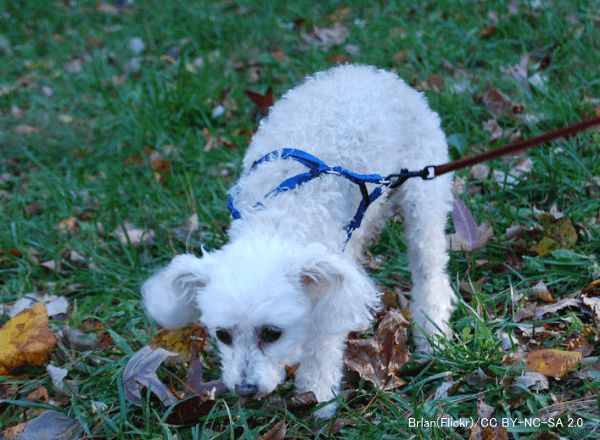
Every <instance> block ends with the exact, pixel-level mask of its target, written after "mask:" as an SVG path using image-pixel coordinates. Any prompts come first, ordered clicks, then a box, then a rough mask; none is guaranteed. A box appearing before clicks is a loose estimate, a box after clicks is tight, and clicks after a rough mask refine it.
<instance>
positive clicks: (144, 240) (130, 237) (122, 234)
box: [114, 222, 154, 246]
mask: <svg viewBox="0 0 600 440" xmlns="http://www.w3.org/2000/svg"><path fill="white" fill-rule="evenodd" d="M114 234H115V235H116V236H117V238H118V239H119V241H120V242H121V244H124V245H128V244H131V246H141V245H144V244H148V243H150V242H151V241H152V239H153V238H154V231H153V230H152V229H150V230H148V231H146V230H144V229H141V228H138V227H135V226H134V225H132V224H131V223H129V222H125V223H124V224H123V226H122V227H118V228H117V229H116V230H115V232H114Z"/></svg>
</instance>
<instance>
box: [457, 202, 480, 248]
mask: <svg viewBox="0 0 600 440" xmlns="http://www.w3.org/2000/svg"><path fill="white" fill-rule="evenodd" d="M452 223H453V224H454V230H455V231H456V233H457V234H458V236H459V237H460V239H461V240H462V241H463V243H465V244H466V245H467V248H468V249H473V247H474V246H475V243H477V223H476V222H475V218H474V217H473V214H471V211H470V210H469V208H468V207H467V205H465V203H464V202H463V201H462V200H460V199H454V209H453V210H452Z"/></svg>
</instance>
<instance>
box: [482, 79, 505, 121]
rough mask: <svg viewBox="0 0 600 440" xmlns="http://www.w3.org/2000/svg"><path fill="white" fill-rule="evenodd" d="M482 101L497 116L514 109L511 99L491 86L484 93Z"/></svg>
mask: <svg viewBox="0 0 600 440" xmlns="http://www.w3.org/2000/svg"><path fill="white" fill-rule="evenodd" d="M482 101H483V104H484V105H485V106H486V107H487V108H488V110H489V111H490V112H492V113H494V114H496V115H500V114H502V113H505V112H506V111H508V110H509V109H510V108H511V107H512V102H511V100H510V98H509V97H508V96H506V95H505V94H504V93H502V92H501V91H500V90H498V89H497V88H495V87H492V86H491V85H488V86H487V87H486V89H485V91H484V92H483V96H482Z"/></svg>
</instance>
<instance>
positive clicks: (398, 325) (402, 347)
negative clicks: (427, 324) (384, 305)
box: [345, 310, 410, 390]
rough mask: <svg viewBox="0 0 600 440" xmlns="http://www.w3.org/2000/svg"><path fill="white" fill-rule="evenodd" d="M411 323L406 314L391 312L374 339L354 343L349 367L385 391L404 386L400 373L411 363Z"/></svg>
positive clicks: (348, 351)
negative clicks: (409, 342)
mask: <svg viewBox="0 0 600 440" xmlns="http://www.w3.org/2000/svg"><path fill="white" fill-rule="evenodd" d="M407 327H408V321H407V320H406V319H404V316H402V313H400V312H399V311H396V310H389V311H388V312H387V313H386V314H385V316H384V317H383V319H382V320H381V322H380V323H379V325H378V327H377V330H376V332H375V336H374V337H373V339H350V340H349V341H348V348H347V349H346V360H345V362H346V366H347V367H348V368H349V369H350V370H352V371H356V372H357V373H358V374H359V375H360V377H362V378H363V379H365V380H368V381H369V382H371V383H373V384H374V385H375V386H376V387H378V388H379V389H381V390H391V389H394V388H398V387H400V386H402V385H404V383H405V382H404V381H403V380H402V379H400V378H399V377H396V373H397V372H398V370H400V368H401V367H402V366H403V365H404V364H405V363H406V361H407V360H408V359H410V352H409V350H408V347H407V344H406V329H407Z"/></svg>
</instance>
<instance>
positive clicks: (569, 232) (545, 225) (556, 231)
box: [536, 214, 577, 257]
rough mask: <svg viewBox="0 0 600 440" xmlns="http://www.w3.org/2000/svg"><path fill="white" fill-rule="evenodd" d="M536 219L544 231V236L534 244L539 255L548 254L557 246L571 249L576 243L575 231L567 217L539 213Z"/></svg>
mask: <svg viewBox="0 0 600 440" xmlns="http://www.w3.org/2000/svg"><path fill="white" fill-rule="evenodd" d="M538 221H539V224H540V226H541V227H542V229H543V231H544V237H543V238H542V239H541V240H540V241H539V242H538V244H537V246H536V250H537V253H538V255H539V256H541V257H544V256H546V255H549V254H551V253H552V251H553V250H554V249H557V248H563V249H564V248H566V249H571V248H572V247H573V246H574V245H575V244H576V243H577V231H576V230H575V227H574V226H573V223H572V222H571V220H570V219H569V218H568V217H561V218H555V217H554V216H553V215H552V214H541V215H540V216H539V219H538Z"/></svg>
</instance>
